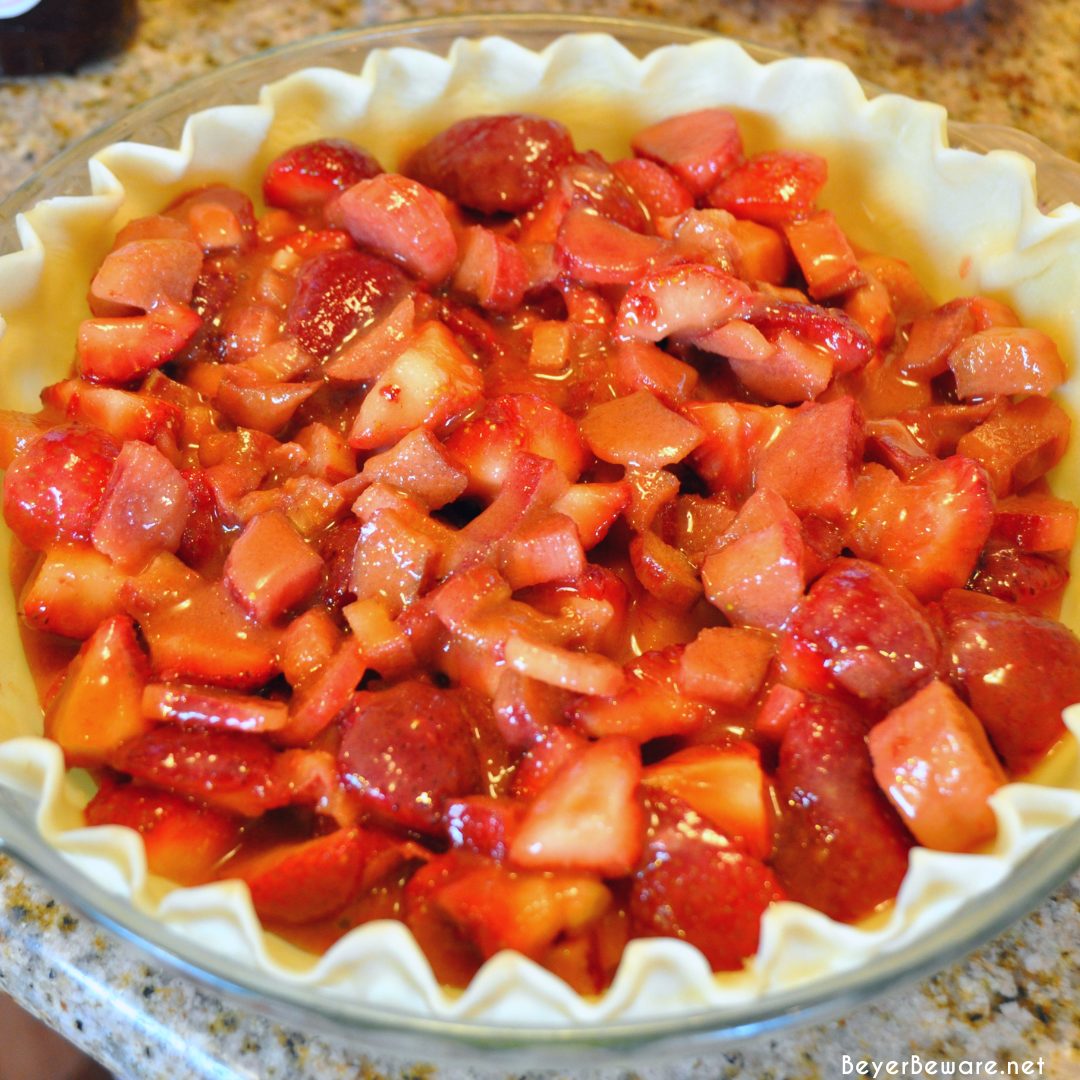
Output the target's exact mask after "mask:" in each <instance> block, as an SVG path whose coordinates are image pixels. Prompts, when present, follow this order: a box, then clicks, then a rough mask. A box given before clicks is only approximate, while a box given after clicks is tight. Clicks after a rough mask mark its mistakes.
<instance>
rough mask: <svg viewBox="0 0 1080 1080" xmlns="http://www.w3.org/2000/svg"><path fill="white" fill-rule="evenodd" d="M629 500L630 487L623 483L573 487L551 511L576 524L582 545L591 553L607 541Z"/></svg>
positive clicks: (571, 486)
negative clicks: (611, 529)
mask: <svg viewBox="0 0 1080 1080" xmlns="http://www.w3.org/2000/svg"><path fill="white" fill-rule="evenodd" d="M629 501H630V488H629V485H627V484H625V483H623V482H621V481H619V482H616V483H612V484H571V485H570V486H569V487H568V488H567V489H566V491H565V492H563V494H562V495H560V496H559V498H558V499H556V500H555V502H554V503H552V506H551V508H552V510H554V511H555V512H556V513H559V514H565V515H566V516H567V517H568V518H570V520H571V521H573V523H574V524H575V525H576V526H577V530H578V536H579V537H580V538H581V543H582V546H583V547H584V548H585V550H586V551H588V550H589V549H590V548H594V547H595V546H596V545H597V544H599V543H600V541H601V540H603V539H604V537H605V536H606V535H607V533H608V530H609V529H610V528H611V526H612V525H614V524H615V519H616V518H617V517H618V516H619V514H621V513H622V511H623V510H624V509H625V507H626V504H627V503H628V502H629Z"/></svg>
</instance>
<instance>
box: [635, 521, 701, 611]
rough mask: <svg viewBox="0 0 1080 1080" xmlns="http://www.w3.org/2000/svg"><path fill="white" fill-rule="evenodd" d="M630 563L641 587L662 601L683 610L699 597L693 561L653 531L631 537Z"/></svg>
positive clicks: (699, 581)
mask: <svg viewBox="0 0 1080 1080" xmlns="http://www.w3.org/2000/svg"><path fill="white" fill-rule="evenodd" d="M630 564H631V566H633V568H634V574H635V576H636V577H637V579H638V581H640V582H641V584H642V586H643V587H644V588H645V589H646V590H647V591H648V592H650V593H651V594H652V595H653V596H655V597H656V598H657V599H658V600H662V601H664V603H666V604H671V605H672V606H674V607H678V608H684V609H685V608H689V607H691V606H692V605H693V604H694V603H695V602H696V601H697V599H698V598H699V597H700V596H701V580H700V579H699V577H698V573H697V570H696V569H695V568H694V565H693V563H691V562H690V560H689V559H688V558H687V557H686V556H685V555H684V554H683V553H682V552H681V551H679V549H678V548H674V547H672V546H671V545H670V544H666V543H664V541H663V540H661V539H660V537H659V536H657V535H656V533H653V532H645V533H638V534H637V535H636V536H634V537H633V538H632V539H631V541H630Z"/></svg>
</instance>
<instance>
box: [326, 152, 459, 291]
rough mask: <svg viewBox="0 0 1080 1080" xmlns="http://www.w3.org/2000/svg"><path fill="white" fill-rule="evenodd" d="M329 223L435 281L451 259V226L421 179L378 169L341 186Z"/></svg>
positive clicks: (446, 274)
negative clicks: (378, 172) (353, 182)
mask: <svg viewBox="0 0 1080 1080" xmlns="http://www.w3.org/2000/svg"><path fill="white" fill-rule="evenodd" d="M332 209H333V217H334V222H333V223H334V224H339V225H342V226H343V227H344V228H345V229H346V230H347V231H348V233H349V235H350V236H351V237H352V238H353V239H354V240H355V241H356V243H357V244H358V245H359V246H360V247H363V248H368V249H370V250H371V251H373V252H374V253H375V254H376V255H381V256H382V257H383V258H386V259H391V260H393V261H394V262H397V263H400V264H401V265H402V266H403V267H405V269H406V270H408V271H409V273H410V274H414V275H415V276H416V277H419V278H421V279H422V280H424V281H426V282H427V283H428V284H429V285H438V284H439V283H440V282H442V281H445V280H446V278H447V277H449V275H450V272H451V270H453V268H454V263H455V262H456V261H457V255H458V248H457V240H456V239H455V237H454V231H453V229H452V228H451V226H450V222H449V221H448V220H447V217H446V214H445V212H444V211H443V208H442V205H441V204H440V203H439V200H438V199H436V198H435V196H434V195H433V194H432V193H431V192H430V191H429V190H428V189H427V188H426V187H424V186H423V185H422V184H418V183H417V182H416V181H415V180H410V179H409V178H408V177H405V176H399V175H398V174H397V173H380V174H379V175H378V176H373V177H371V178H370V179H367V180H361V181H359V182H358V183H356V184H353V185H352V187H350V188H347V189H346V190H345V191H344V192H343V193H342V194H341V195H340V196H338V198H337V199H336V200H335V202H334V205H333V208H332Z"/></svg>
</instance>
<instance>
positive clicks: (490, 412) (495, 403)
mask: <svg viewBox="0 0 1080 1080" xmlns="http://www.w3.org/2000/svg"><path fill="white" fill-rule="evenodd" d="M446 449H447V452H448V453H449V455H450V457H451V459H452V460H453V461H454V462H456V463H457V464H458V466H459V467H460V468H463V469H464V470H465V472H466V473H467V475H468V478H469V480H468V486H467V487H466V491H467V492H468V493H469V494H470V495H480V496H483V497H485V498H492V497H493V496H495V495H496V494H498V492H499V491H500V490H501V488H502V487H503V485H504V484H505V482H506V475H507V469H508V468H509V465H510V460H511V458H512V457H513V455H514V454H515V453H516V452H518V451H520V450H524V451H527V452H529V453H531V454H537V455H538V456H540V457H544V458H549V459H550V460H552V461H554V462H555V463H556V465H558V466H559V468H560V470H561V471H562V473H563V474H564V475H565V476H566V479H567V480H569V481H570V482H571V483H573V481H575V480H577V478H578V477H579V476H580V475H581V472H582V470H583V469H584V468H585V467H586V465H587V464H588V462H589V452H588V450H586V448H585V444H584V443H583V442H582V439H581V435H580V434H579V433H578V427H577V424H575V423H574V421H573V420H571V419H570V417H569V416H567V415H566V413H564V412H563V411H562V409H560V408H559V407H558V406H556V405H553V404H552V403H551V402H550V401H548V400H547V399H545V398H542V397H540V396H539V395H537V394H505V395H502V396H501V397H495V398H489V399H488V400H487V401H486V402H484V404H483V407H482V408H481V409H480V410H479V411H477V412H476V413H475V414H474V415H473V416H471V417H469V419H468V420H466V421H465V422H464V423H462V424H459V425H458V426H457V427H456V428H455V429H454V430H453V431H452V432H451V433H450V436H449V437H448V438H447V440H446Z"/></svg>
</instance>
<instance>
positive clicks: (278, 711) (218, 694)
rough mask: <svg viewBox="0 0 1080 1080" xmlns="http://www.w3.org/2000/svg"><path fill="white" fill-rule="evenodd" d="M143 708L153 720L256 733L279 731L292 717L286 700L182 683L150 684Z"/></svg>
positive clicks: (143, 697)
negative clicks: (275, 699)
mask: <svg viewBox="0 0 1080 1080" xmlns="http://www.w3.org/2000/svg"><path fill="white" fill-rule="evenodd" d="M142 709H143V715H144V716H147V717H149V718H150V719H152V720H167V721H170V722H172V723H176V724H185V725H190V726H194V727H206V728H220V729H221V730H223V731H246V732H252V733H255V734H260V733H262V732H266V731H277V730H279V729H280V728H283V727H284V726H285V723H286V721H287V720H288V717H289V708H288V706H287V705H286V704H285V702H283V701H274V700H272V699H270V698H261V697H251V696H248V695H245V694H233V693H230V692H229V691H227V690H209V689H207V688H205V687H200V686H186V685H184V684H182V683H150V684H149V685H148V686H146V687H145V688H144V690H143V695H142Z"/></svg>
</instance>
